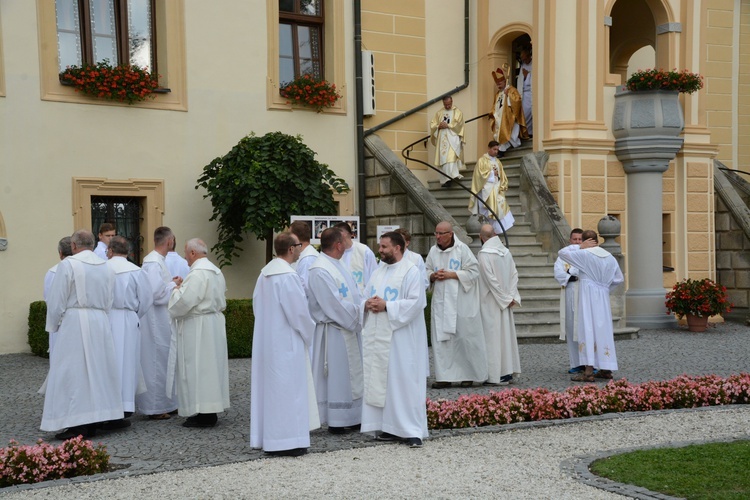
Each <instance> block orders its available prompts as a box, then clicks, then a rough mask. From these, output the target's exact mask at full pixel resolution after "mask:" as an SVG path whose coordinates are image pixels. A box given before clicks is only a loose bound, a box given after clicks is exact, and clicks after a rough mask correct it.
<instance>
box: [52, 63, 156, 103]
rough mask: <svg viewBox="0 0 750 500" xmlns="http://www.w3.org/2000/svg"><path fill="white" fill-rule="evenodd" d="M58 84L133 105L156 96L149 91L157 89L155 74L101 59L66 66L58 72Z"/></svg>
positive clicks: (92, 95)
mask: <svg viewBox="0 0 750 500" xmlns="http://www.w3.org/2000/svg"><path fill="white" fill-rule="evenodd" d="M60 83H62V84H63V85H70V86H72V87H75V89H76V92H81V93H83V94H85V95H88V96H91V97H98V98H101V99H107V100H110V101H120V102H127V103H128V104H133V103H134V102H137V101H144V100H146V99H153V98H154V97H156V96H155V94H154V93H153V92H154V90H155V89H157V88H159V76H158V75H155V74H152V73H149V72H148V70H146V69H144V68H140V67H138V66H135V65H130V64H125V65H119V66H112V65H111V64H110V62H109V61H108V60H107V59H105V60H103V61H100V62H98V63H96V64H83V65H81V66H68V67H67V68H66V69H65V71H63V72H62V73H60Z"/></svg>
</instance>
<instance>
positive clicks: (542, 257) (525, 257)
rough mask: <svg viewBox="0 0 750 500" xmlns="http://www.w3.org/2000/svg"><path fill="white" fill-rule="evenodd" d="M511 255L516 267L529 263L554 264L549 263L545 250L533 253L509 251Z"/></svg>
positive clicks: (539, 264)
mask: <svg viewBox="0 0 750 500" xmlns="http://www.w3.org/2000/svg"><path fill="white" fill-rule="evenodd" d="M511 255H513V261H514V262H515V263H516V267H518V266H530V265H538V266H551V265H553V264H554V263H552V264H550V262H549V257H548V254H547V253H545V252H537V253H533V252H516V251H511Z"/></svg>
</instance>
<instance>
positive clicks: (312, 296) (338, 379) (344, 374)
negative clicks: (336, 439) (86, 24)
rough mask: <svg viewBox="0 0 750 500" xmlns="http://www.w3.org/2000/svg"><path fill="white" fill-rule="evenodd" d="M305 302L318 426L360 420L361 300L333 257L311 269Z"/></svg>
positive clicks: (322, 257)
mask: <svg viewBox="0 0 750 500" xmlns="http://www.w3.org/2000/svg"><path fill="white" fill-rule="evenodd" d="M308 277H309V281H308V295H307V301H308V305H309V307H310V315H311V316H312V319H313V321H315V337H314V340H313V356H312V373H313V380H314V381H315V395H316V397H317V400H318V412H319V414H320V422H321V423H327V424H328V425H329V426H331V427H348V426H352V425H357V424H359V423H360V421H361V419H362V339H361V328H360V323H359V304H360V303H361V302H362V296H361V295H360V294H359V289H358V288H357V285H356V284H355V283H354V280H353V279H352V275H351V274H350V273H348V272H347V270H346V268H344V266H343V265H342V264H341V262H340V261H339V260H337V259H334V258H332V257H329V256H328V255H326V254H325V253H321V254H320V255H319V256H318V258H317V260H316V261H315V263H314V264H313V265H312V266H311V267H310V272H309V275H308Z"/></svg>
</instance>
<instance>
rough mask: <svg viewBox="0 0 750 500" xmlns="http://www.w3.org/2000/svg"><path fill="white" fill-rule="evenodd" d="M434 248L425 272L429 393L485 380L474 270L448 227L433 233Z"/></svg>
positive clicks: (465, 248)
mask: <svg viewBox="0 0 750 500" xmlns="http://www.w3.org/2000/svg"><path fill="white" fill-rule="evenodd" d="M435 239H436V240H437V242H436V244H435V246H433V247H432V248H431V249H430V253H429V254H427V261H426V262H425V266H426V267H427V272H428V273H430V283H431V284H432V287H433V288H432V307H431V308H430V313H431V321H432V327H431V329H430V335H431V340H432V353H433V355H434V356H433V357H434V368H435V370H434V371H435V382H434V383H433V384H432V387H433V388H434V389H443V388H446V387H450V386H451V383H452V382H460V383H461V386H462V387H471V386H472V385H473V384H474V383H475V382H476V383H480V384H481V383H483V382H484V381H485V380H487V353H486V346H485V341H484V331H483V329H482V318H481V316H480V312H479V266H478V264H477V259H476V257H474V254H473V253H472V252H471V250H470V249H469V247H468V246H466V245H465V244H464V243H462V242H461V241H460V240H458V239H457V238H456V237H455V236H454V234H453V228H452V226H451V224H450V222H447V221H443V222H441V223H439V224H438V225H437V227H436V228H435Z"/></svg>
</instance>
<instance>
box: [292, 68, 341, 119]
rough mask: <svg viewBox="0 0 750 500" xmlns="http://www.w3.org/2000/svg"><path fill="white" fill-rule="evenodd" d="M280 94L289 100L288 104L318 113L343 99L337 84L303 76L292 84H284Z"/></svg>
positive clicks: (310, 76)
mask: <svg viewBox="0 0 750 500" xmlns="http://www.w3.org/2000/svg"><path fill="white" fill-rule="evenodd" d="M279 93H280V94H281V97H285V98H286V99H287V103H288V104H298V105H301V106H307V107H309V108H315V109H316V110H317V111H318V112H320V111H322V110H323V108H330V107H331V106H333V105H334V104H336V101H338V100H339V99H341V94H339V93H338V90H336V84H334V83H331V82H328V81H326V80H320V79H317V78H315V77H313V76H312V75H302V76H300V77H298V78H295V79H294V80H292V81H291V82H287V83H283V84H282V85H281V88H280V89H279Z"/></svg>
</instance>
